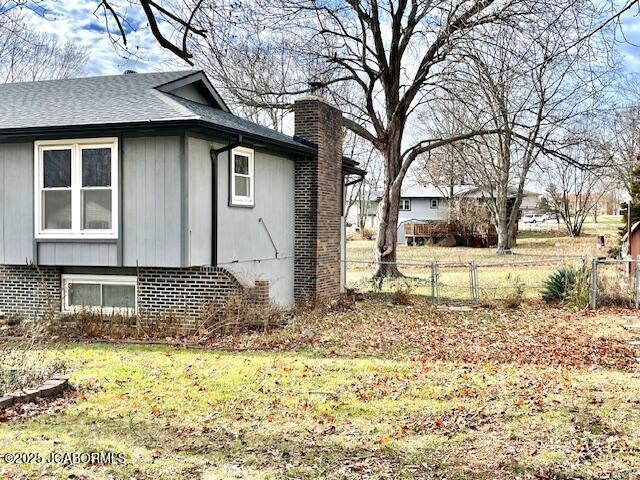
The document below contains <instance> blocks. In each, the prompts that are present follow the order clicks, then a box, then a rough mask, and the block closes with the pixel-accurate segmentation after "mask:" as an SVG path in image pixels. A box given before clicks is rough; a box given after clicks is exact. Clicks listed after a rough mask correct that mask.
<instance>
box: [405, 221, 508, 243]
mask: <svg viewBox="0 0 640 480" xmlns="http://www.w3.org/2000/svg"><path fill="white" fill-rule="evenodd" d="M403 228H404V237H405V243H406V244H407V245H424V244H425V243H426V242H427V241H431V243H433V244H435V243H437V242H438V241H439V240H442V239H444V238H446V237H448V236H449V235H453V236H454V237H456V240H457V241H458V245H465V246H467V247H489V246H493V245H496V244H497V243H498V235H497V233H496V230H495V228H494V227H493V225H492V224H486V225H485V224H483V225H478V226H477V227H476V228H474V229H473V231H463V230H461V229H460V228H457V227H456V226H455V225H452V224H449V223H446V222H428V223H405V224H404V226H403Z"/></svg>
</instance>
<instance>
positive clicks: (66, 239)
mask: <svg viewBox="0 0 640 480" xmlns="http://www.w3.org/2000/svg"><path fill="white" fill-rule="evenodd" d="M35 240H36V243H113V244H115V243H118V238H117V237H93V236H89V237H62V236H60V237H58V236H51V237H49V236H47V237H35Z"/></svg>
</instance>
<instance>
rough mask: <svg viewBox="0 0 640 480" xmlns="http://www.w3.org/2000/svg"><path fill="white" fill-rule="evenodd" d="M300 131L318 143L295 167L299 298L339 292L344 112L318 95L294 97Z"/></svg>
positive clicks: (296, 255) (316, 297)
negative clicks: (308, 155) (313, 152)
mask: <svg viewBox="0 0 640 480" xmlns="http://www.w3.org/2000/svg"><path fill="white" fill-rule="evenodd" d="M294 112H295V134H296V136H297V137H299V138H301V139H304V140H306V141H307V142H311V143H313V144H314V145H316V146H317V148H318V154H317V156H316V157H311V158H303V159H299V161H297V162H296V166H295V274H294V296H295V299H296V301H299V302H300V301H309V300H312V301H313V300H316V299H320V298H326V297H333V296H336V295H339V293H340V217H341V215H342V114H341V112H340V110H338V109H337V108H335V107H333V106H331V105H328V104H327V103H325V102H324V101H323V100H322V99H319V98H316V97H303V98H301V99H299V100H297V101H296V102H295V106H294Z"/></svg>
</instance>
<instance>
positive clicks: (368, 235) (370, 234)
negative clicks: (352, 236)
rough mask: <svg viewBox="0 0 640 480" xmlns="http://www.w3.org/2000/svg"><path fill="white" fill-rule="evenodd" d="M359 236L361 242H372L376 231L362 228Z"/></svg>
mask: <svg viewBox="0 0 640 480" xmlns="http://www.w3.org/2000/svg"><path fill="white" fill-rule="evenodd" d="M360 235H361V236H362V239H363V240H373V239H374V238H376V231H375V230H374V229H373V228H363V229H362V231H361V232H360Z"/></svg>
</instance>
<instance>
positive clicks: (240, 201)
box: [229, 147, 255, 207]
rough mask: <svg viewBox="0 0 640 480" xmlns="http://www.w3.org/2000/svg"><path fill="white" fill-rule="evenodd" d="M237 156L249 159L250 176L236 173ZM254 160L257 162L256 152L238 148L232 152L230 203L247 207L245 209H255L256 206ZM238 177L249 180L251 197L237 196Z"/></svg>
mask: <svg viewBox="0 0 640 480" xmlns="http://www.w3.org/2000/svg"><path fill="white" fill-rule="evenodd" d="M236 154H237V155H242V156H245V157H248V158H249V175H243V174H239V173H236V170H235V166H236ZM254 160H255V152H254V150H252V149H250V148H245V147H236V148H234V149H233V150H231V161H230V168H229V175H230V176H231V177H230V182H229V183H230V189H231V201H230V203H231V205H239V206H245V207H253V206H254V205H255V174H254V172H255V170H254V164H255V161H254ZM236 175H238V176H241V177H244V178H249V190H250V193H251V195H249V196H248V197H247V196H244V195H236V182H235V177H236Z"/></svg>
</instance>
